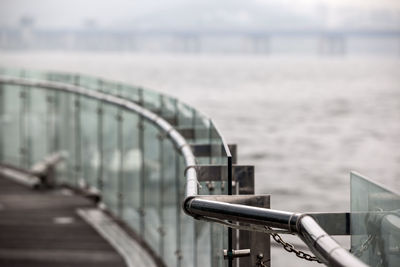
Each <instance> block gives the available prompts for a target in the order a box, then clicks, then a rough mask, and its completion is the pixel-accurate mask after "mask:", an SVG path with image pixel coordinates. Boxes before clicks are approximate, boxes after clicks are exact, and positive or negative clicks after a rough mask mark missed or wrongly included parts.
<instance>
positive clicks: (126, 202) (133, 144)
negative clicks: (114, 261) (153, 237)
mask: <svg viewBox="0 0 400 267" xmlns="http://www.w3.org/2000/svg"><path fill="white" fill-rule="evenodd" d="M138 123H139V116H138V115H136V114H134V113H131V112H123V128H122V129H123V134H122V135H123V187H122V188H123V191H122V194H123V211H122V218H123V219H124V220H125V221H126V222H127V223H128V225H130V226H131V227H132V228H133V229H134V230H135V231H137V232H138V233H140V230H141V229H140V227H141V226H140V220H141V218H140V217H141V216H140V214H141V194H142V190H141V178H140V175H141V168H142V158H143V155H142V152H141V150H140V146H139V128H138V126H139V125H138Z"/></svg>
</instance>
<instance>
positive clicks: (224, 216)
mask: <svg viewBox="0 0 400 267" xmlns="http://www.w3.org/2000/svg"><path fill="white" fill-rule="evenodd" d="M0 84H8V85H18V86H30V87H36V88H43V89H49V90H57V91H61V92H67V93H71V94H78V95H80V96H84V97H88V98H92V99H96V100H100V101H103V102H106V103H109V104H112V105H116V106H118V107H120V108H123V109H126V110H130V111H133V112H135V113H137V114H138V115H140V116H142V117H143V118H144V119H146V120H148V121H150V122H152V123H154V124H155V125H156V126H158V127H159V128H160V129H162V130H164V131H165V133H166V135H167V136H169V137H170V138H171V140H172V141H173V143H174V144H175V146H176V148H177V149H178V150H179V151H180V152H181V154H182V156H183V157H184V160H185V165H186V170H185V175H186V198H185V200H184V202H183V209H184V211H185V212H186V213H187V214H188V215H191V216H192V217H194V218H196V219H207V218H209V217H211V218H216V219H219V220H223V221H228V220H229V221H235V222H240V223H248V224H249V223H250V224H257V225H262V226H269V227H274V228H279V229H285V230H288V231H289V232H291V233H297V234H298V235H299V236H300V237H301V239H302V240H303V241H304V242H305V243H306V244H307V246H308V247H309V248H310V249H311V250H312V251H313V252H314V253H315V255H316V256H317V257H318V258H320V259H321V260H322V261H323V262H324V263H326V264H329V265H330V266H360V267H361V266H367V265H365V264H364V263H363V262H362V261H360V260H359V259H358V258H356V257H355V256H353V255H352V254H351V253H349V252H348V251H347V250H346V249H344V248H343V247H341V246H340V245H339V244H338V243H337V242H336V241H335V240H334V239H333V238H332V237H331V236H330V235H328V234H327V233H326V232H325V231H324V230H323V229H322V228H321V227H320V226H319V224H318V223H317V222H316V221H315V220H314V219H313V218H312V217H311V216H308V215H306V214H298V213H292V212H286V211H279V210H271V209H265V208H257V207H252V206H246V205H240V204H230V203H227V202H222V201H215V200H207V199H202V198H201V197H198V180H197V174H196V170H195V168H194V167H195V165H196V158H195V156H194V154H193V152H192V150H191V148H190V145H189V144H188V143H187V142H186V140H185V138H184V137H183V136H182V135H181V134H180V133H179V132H178V131H177V130H176V129H175V128H174V127H173V126H172V125H171V124H170V123H168V122H167V121H166V120H165V119H163V118H162V117H161V116H159V115H157V114H155V113H153V112H151V111H149V110H147V109H145V108H144V107H142V106H140V105H138V104H136V103H135V102H133V101H130V100H126V99H124V98H121V97H118V96H114V95H110V94H106V93H102V92H98V91H93V90H89V89H85V88H83V87H80V86H75V85H69V84H64V83H59V82H49V81H37V80H30V79H23V78H9V77H2V76H0ZM224 145H226V144H224ZM232 226H234V225H232V224H231V227H232Z"/></svg>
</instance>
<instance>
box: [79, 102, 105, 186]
mask: <svg viewBox="0 0 400 267" xmlns="http://www.w3.org/2000/svg"><path fill="white" fill-rule="evenodd" d="M98 108H99V104H98V101H96V100H92V99H87V98H82V99H81V101H80V111H81V112H80V116H81V120H80V124H81V127H80V128H81V147H82V149H81V154H82V159H83V160H82V178H83V179H84V181H85V184H86V185H88V186H89V187H97V185H98V180H97V178H98V171H99V165H100V151H99V147H98V141H99V140H98Z"/></svg>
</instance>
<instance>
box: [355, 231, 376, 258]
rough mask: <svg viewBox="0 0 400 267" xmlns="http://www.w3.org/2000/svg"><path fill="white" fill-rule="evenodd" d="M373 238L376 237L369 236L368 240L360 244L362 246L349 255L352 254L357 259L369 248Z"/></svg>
mask: <svg viewBox="0 0 400 267" xmlns="http://www.w3.org/2000/svg"><path fill="white" fill-rule="evenodd" d="M375 238H376V235H369V236H368V238H367V239H366V240H365V241H364V242H362V244H361V245H360V246H359V247H358V248H357V249H356V250H354V251H351V253H353V255H354V256H356V257H358V258H359V257H361V256H362V255H363V254H364V252H365V251H366V250H367V249H368V248H369V246H370V245H371V243H372V241H373V240H374V239H375Z"/></svg>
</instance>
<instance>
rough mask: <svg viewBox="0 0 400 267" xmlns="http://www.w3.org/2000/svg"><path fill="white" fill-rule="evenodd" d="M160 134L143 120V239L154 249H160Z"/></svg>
mask: <svg viewBox="0 0 400 267" xmlns="http://www.w3.org/2000/svg"><path fill="white" fill-rule="evenodd" d="M160 144H161V141H160V134H159V131H158V128H156V127H155V126H154V125H153V124H151V123H150V122H147V121H144V164H145V165H144V166H145V171H144V184H145V190H144V208H145V231H144V233H145V239H146V241H147V242H148V243H149V245H150V246H151V247H152V248H153V250H154V251H156V252H157V253H159V250H160V233H161V221H160V207H159V206H160V193H161V192H160V191H161V190H160V185H161V183H160V180H161V176H160Z"/></svg>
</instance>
